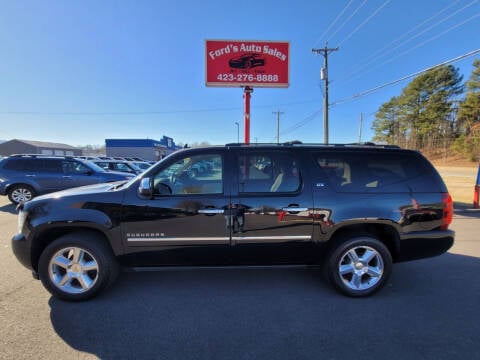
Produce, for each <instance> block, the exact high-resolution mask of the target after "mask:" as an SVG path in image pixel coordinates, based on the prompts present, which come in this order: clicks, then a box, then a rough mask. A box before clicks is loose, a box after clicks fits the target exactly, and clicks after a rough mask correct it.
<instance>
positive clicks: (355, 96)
mask: <svg viewBox="0 0 480 360" xmlns="http://www.w3.org/2000/svg"><path fill="white" fill-rule="evenodd" d="M478 53H480V49H477V50H473V51H470V52H468V53H466V54H463V55H460V56H457V57H456V58H453V59H450V60H447V61H444V62H442V63H440V64H437V65H434V66H431V67H429V68H426V69H424V70H422V71H417V72H416V73H413V74H410V75H407V76H404V77H402V78H400V79H397V80H395V81H391V82H389V83H386V84H383V85H380V86H377V87H374V88H372V89H370V90H367V91H364V92H361V93H358V94H356V95H353V96H350V97H348V98H344V99H340V100H338V101H336V102H333V103H331V104H330V105H332V106H335V105H339V104H343V103H345V102H348V101H350V100H354V99H357V98H360V97H362V96H366V95H368V94H371V93H373V92H375V91H378V90H380V89H383V88H385V87H387V86H390V85H395V84H397V83H399V82H402V81H404V80H407V79H409V78H412V77H414V76H417V75H420V74H422V73H424V72H426V71H429V70H432V69H434V68H436V67H438V66H442V65H447V64H450V63H453V62H456V61H460V60H463V59H466V58H468V57H471V56H473V55H475V54H478ZM321 111H322V109H319V110H316V111H315V112H314V113H312V114H311V115H309V116H307V117H306V118H305V119H303V120H301V121H299V122H298V123H296V124H294V125H292V126H291V127H289V128H287V129H285V130H284V131H283V132H282V133H281V134H282V135H286V134H288V133H290V132H293V131H295V130H298V129H300V128H301V127H303V126H305V125H306V124H308V123H309V122H311V121H312V120H313V119H315V117H316V116H317V115H318V114H320V112H321ZM374 114H375V112H373V113H371V114H368V115H367V116H371V115H374Z"/></svg>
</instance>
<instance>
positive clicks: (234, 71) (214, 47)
mask: <svg viewBox="0 0 480 360" xmlns="http://www.w3.org/2000/svg"><path fill="white" fill-rule="evenodd" d="M289 52H290V44H289V43H288V42H280V41H256V40H255V41H249V40H247V41H239V40H206V42H205V58H206V62H205V65H206V81H205V83H206V85H207V86H216V87H242V88H244V94H243V98H244V117H245V119H244V126H245V143H246V144H249V143H250V120H251V117H250V98H251V93H252V92H253V87H276V88H286V87H288V86H289V56H290V55H289Z"/></svg>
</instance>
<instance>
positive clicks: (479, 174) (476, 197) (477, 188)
mask: <svg viewBox="0 0 480 360" xmlns="http://www.w3.org/2000/svg"><path fill="white" fill-rule="evenodd" d="M479 193H480V164H478V172H477V180H476V181H475V187H474V189H473V208H474V209H478V206H479V205H478V200H479Z"/></svg>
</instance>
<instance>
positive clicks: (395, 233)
mask: <svg viewBox="0 0 480 360" xmlns="http://www.w3.org/2000/svg"><path fill="white" fill-rule="evenodd" d="M452 213H453V204H452V199H451V197H450V196H449V194H448V192H447V189H446V187H445V184H444V183H443V181H442V179H441V178H440V176H439V174H438V173H437V172H436V171H435V169H434V168H433V167H432V165H431V164H430V163H429V162H428V161H427V160H426V159H425V158H424V157H423V156H422V155H421V154H420V153H418V152H416V151H410V150H402V149H399V148H393V147H388V146H373V145H328V146H322V145H303V144H284V145H240V144H229V145H226V146H215V147H207V148H195V149H185V150H181V151H178V152H176V153H174V154H172V155H170V156H168V157H167V158H165V159H164V160H162V161H161V162H159V163H157V164H156V165H155V166H153V167H152V168H150V169H149V170H147V171H146V172H144V173H143V174H141V175H139V176H137V177H136V178H134V179H133V180H131V181H129V182H127V183H124V184H117V185H110V184H101V185H94V186H89V187H84V188H81V189H72V190H67V191H64V192H62V193H57V194H55V195H52V196H43V197H41V198H37V199H34V200H32V201H29V202H27V203H25V204H23V205H21V206H20V207H19V233H18V234H17V235H15V236H14V237H13V239H12V245H13V246H12V247H13V251H14V253H15V255H16V256H17V258H18V260H19V261H20V262H21V263H22V264H23V265H25V266H26V267H27V268H29V269H32V270H33V274H34V276H36V277H37V278H40V280H41V281H42V282H43V284H44V286H45V287H46V288H47V289H48V290H49V291H50V292H51V293H52V294H53V295H54V296H56V297H59V298H62V299H65V300H84V299H88V298H91V297H92V296H94V295H96V294H97V293H98V292H99V291H100V290H102V289H104V288H105V287H106V286H107V285H109V284H111V283H112V282H113V280H114V279H115V277H116V275H117V273H118V270H119V265H121V266H124V267H135V268H141V267H143V266H145V267H152V266H153V267H162V266H177V265H189V266H191V265H199V266H228V265H311V266H318V265H320V266H321V267H322V268H323V269H324V273H325V275H326V278H327V279H328V280H329V281H330V282H331V283H332V284H333V286H334V287H335V288H336V289H337V290H339V291H340V292H342V293H344V294H346V295H348V296H354V297H360V296H367V295H370V294H372V293H373V292H375V291H377V290H378V289H380V288H381V287H382V286H383V285H384V284H385V282H386V281H387V279H388V277H389V275H390V273H391V269H392V263H393V262H399V261H405V260H413V259H419V258H424V257H429V256H435V255H439V254H442V253H444V252H446V251H447V250H448V249H449V248H450V247H451V246H452V244H453V241H454V232H453V231H451V230H448V226H449V224H450V222H451V220H452Z"/></svg>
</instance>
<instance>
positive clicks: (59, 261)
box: [38, 231, 119, 301]
mask: <svg viewBox="0 0 480 360" xmlns="http://www.w3.org/2000/svg"><path fill="white" fill-rule="evenodd" d="M118 269H119V268H118V263H117V261H116V259H115V256H114V255H113V253H112V250H111V249H110V247H109V246H108V245H107V244H106V243H105V240H104V239H103V237H102V236H101V235H99V234H96V233H93V232H88V231H85V232H83V231H82V232H77V233H72V234H67V235H64V236H61V237H60V238H58V239H57V240H55V241H54V242H53V243H51V244H50V245H48V246H47V247H46V248H45V250H44V251H43V253H42V255H41V256H40V261H39V265H38V273H39V276H40V280H41V281H42V283H43V285H44V286H45V288H46V289H47V290H48V291H49V292H50V293H51V294H52V295H53V296H55V297H57V298H59V299H62V300H67V301H82V300H87V299H90V298H92V297H94V296H95V295H97V294H98V293H99V292H100V291H102V290H103V289H104V288H106V287H107V286H109V285H110V284H111V283H113V281H114V280H115V279H116V277H117V275H118Z"/></svg>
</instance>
